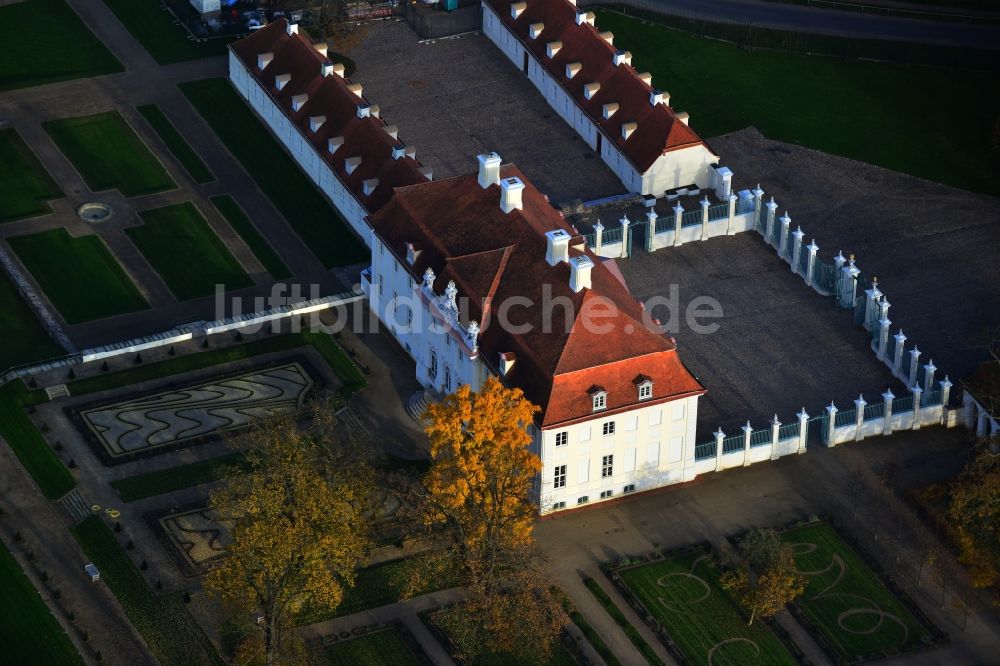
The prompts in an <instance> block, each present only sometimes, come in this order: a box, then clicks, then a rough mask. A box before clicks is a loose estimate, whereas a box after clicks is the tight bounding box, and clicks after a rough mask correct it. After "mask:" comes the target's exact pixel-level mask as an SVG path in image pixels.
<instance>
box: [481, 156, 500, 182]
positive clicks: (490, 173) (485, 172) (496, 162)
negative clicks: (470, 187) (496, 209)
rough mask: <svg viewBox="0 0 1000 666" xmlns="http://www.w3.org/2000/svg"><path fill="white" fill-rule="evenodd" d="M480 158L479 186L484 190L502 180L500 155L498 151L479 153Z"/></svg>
mask: <svg viewBox="0 0 1000 666" xmlns="http://www.w3.org/2000/svg"><path fill="white" fill-rule="evenodd" d="M476 159H477V160H479V187H481V188H483V189H484V190H485V189H486V188H487V187H489V186H490V185H496V184H498V183H499V182H500V156H499V155H497V154H496V153H486V154H485V155H477V156H476Z"/></svg>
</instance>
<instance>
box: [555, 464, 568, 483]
mask: <svg viewBox="0 0 1000 666" xmlns="http://www.w3.org/2000/svg"><path fill="white" fill-rule="evenodd" d="M552 487H553V488H565V487H566V465H556V466H555V467H554V468H552Z"/></svg>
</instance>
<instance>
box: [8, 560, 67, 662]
mask: <svg viewBox="0 0 1000 666" xmlns="http://www.w3.org/2000/svg"><path fill="white" fill-rule="evenodd" d="M0 590H3V595H2V602H0V644H2V645H3V659H4V662H5V663H8V664H46V666H50V665H51V666H61V665H62V664H83V659H81V658H80V655H79V654H78V653H77V651H76V648H75V647H73V643H71V642H70V640H69V637H68V636H66V634H65V632H63V628H62V627H61V626H60V625H59V622H57V621H56V619H55V618H54V617H52V613H51V612H49V608H48V606H46V605H45V602H44V601H42V598H41V596H39V594H38V590H36V589H35V587H34V586H33V585H32V584H31V581H30V580H28V577H27V576H25V575H24V572H22V571H21V567H20V566H19V565H18V564H17V560H15V559H14V557H13V556H12V555H11V554H10V552H8V550H7V548H6V547H5V546H4V545H3V544H0Z"/></svg>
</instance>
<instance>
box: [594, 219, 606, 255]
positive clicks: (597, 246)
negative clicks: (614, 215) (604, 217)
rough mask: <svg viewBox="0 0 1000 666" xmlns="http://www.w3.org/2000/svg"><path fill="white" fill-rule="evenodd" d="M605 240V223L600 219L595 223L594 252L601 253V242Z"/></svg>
mask: <svg viewBox="0 0 1000 666" xmlns="http://www.w3.org/2000/svg"><path fill="white" fill-rule="evenodd" d="M603 241H604V225H603V224H601V221H600V220H598V221H597V224H595V225H594V254H598V255H599V254H601V243H602V242H603Z"/></svg>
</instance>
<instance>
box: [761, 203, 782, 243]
mask: <svg viewBox="0 0 1000 666" xmlns="http://www.w3.org/2000/svg"><path fill="white" fill-rule="evenodd" d="M777 210H778V204H777V203H775V201H774V197H771V200H770V201H768V202H767V226H766V227H765V228H764V241H765V242H766V243H767V244H768V245H774V242H773V241H772V240H771V239H772V238H773V237H774V235H773V234H774V215H775V213H776V212H777ZM759 228H760V227H758V229H759Z"/></svg>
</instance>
